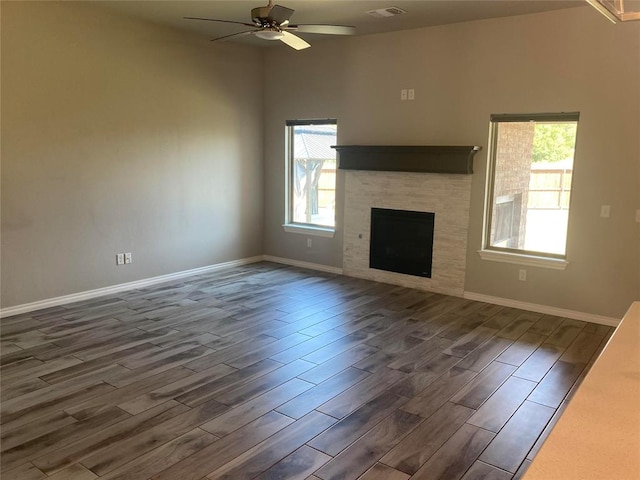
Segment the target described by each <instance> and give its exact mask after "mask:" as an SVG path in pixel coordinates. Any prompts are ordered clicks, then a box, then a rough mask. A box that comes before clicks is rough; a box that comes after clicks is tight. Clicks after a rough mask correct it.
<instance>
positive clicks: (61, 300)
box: [0, 255, 263, 318]
mask: <svg viewBox="0 0 640 480" xmlns="http://www.w3.org/2000/svg"><path fill="white" fill-rule="evenodd" d="M262 260H263V257H262V255H257V256H255V257H248V258H242V259H240V260H232V261H230V262H224V263H218V264H215V265H208V266H206V267H199V268H193V269H191V270H184V271H182V272H175V273H169V274H167V275H160V276H158V277H151V278H145V279H142V280H136V281H134V282H127V283H120V284H118V285H112V286H110V287H103V288H97V289H95V290H87V291H85V292H78V293H72V294H70V295H63V296H61V297H54V298H47V299H45V300H38V301H37V302H32V303H25V304H22V305H16V306H14V307H7V308H3V309H1V310H0V318H4V317H10V316H12V315H18V314H20V313H28V312H33V311H35V310H42V309H44V308H50V307H57V306H60V305H65V304H68V303H73V302H80V301H83V300H90V299H92V298H97V297H103V296H105V295H110V294H113V293H118V292H124V291H126V290H134V289H136V288H143V287H148V286H151V285H156V284H159V283H165V282H171V281H173V280H178V279H180V278H185V277H191V276H193V275H200V274H203V273H210V272H214V271H216V270H222V269H225V268H231V267H239V266H242V265H248V264H250V263H256V262H261V261H262Z"/></svg>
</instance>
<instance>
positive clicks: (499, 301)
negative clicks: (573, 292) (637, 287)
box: [463, 292, 620, 327]
mask: <svg viewBox="0 0 640 480" xmlns="http://www.w3.org/2000/svg"><path fill="white" fill-rule="evenodd" d="M463 297H464V298H466V299H467V300H475V301H478V302H485V303H491V304H494V305H501V306H503V307H511V308H519V309H520V310H528V311H530V312H538V313H544V314H546V315H554V316H556V317H563V318H571V319H573V320H582V321H584V322H591V323H597V324H599V325H607V326H609V327H617V326H618V324H619V323H620V319H619V318H613V317H605V316H602V315H595V314H592V313H584V312H576V311H575V310H566V309H564V308H557V307H549V306H547V305H539V304H537V303H527V302H521V301H519V300H511V299H509V298H500V297H492V296H490V295H483V294H481V293H473V292H464V295H463Z"/></svg>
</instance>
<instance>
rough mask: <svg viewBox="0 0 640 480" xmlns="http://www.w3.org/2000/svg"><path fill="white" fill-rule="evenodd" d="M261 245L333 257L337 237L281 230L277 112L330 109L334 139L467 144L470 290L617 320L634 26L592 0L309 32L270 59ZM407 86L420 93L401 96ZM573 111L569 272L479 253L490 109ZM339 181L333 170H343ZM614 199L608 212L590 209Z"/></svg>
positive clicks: (636, 281)
mask: <svg viewBox="0 0 640 480" xmlns="http://www.w3.org/2000/svg"><path fill="white" fill-rule="evenodd" d="M266 60H267V61H266V64H265V68H266V70H265V71H266V90H265V99H266V105H267V106H268V109H267V111H266V114H265V205H266V212H265V253H267V254H270V255H276V256H282V257H288V258H291V259H295V260H300V261H308V262H317V263H322V264H326V265H332V266H341V264H342V238H341V236H342V233H343V228H342V221H343V219H342V208H343V197H342V196H341V195H338V201H337V208H338V211H339V212H340V213H339V214H338V219H337V235H336V238H334V239H315V240H314V248H312V249H307V248H306V240H305V238H306V237H305V236H303V235H296V234H291V233H285V232H284V231H283V230H282V228H281V226H280V225H281V224H282V222H283V220H284V194H283V188H284V183H283V178H284V150H283V148H284V147H283V145H284V142H283V138H284V133H283V132H284V121H285V120H286V119H288V118H314V117H336V118H337V119H338V129H339V133H338V135H339V137H338V141H339V143H341V144H425V145H430V144H432V145H439V144H453V145H456V144H462V145H469V144H476V145H481V146H483V147H485V148H484V150H482V151H481V152H480V153H479V154H478V155H476V161H475V174H474V175H473V186H472V195H471V215H470V223H469V241H468V251H467V277H466V285H465V289H466V290H467V291H469V292H475V293H480V294H485V295H491V296H496V297H503V298H509V299H513V300H519V301H523V302H529V303H536V304H542V305H547V306H553V307H558V308H565V309H571V310H576V311H581V312H587V313H591V314H598V315H605V316H613V317H618V318H620V317H621V316H622V315H623V314H624V312H625V311H626V309H627V308H628V307H629V305H630V303H631V302H632V301H633V300H634V299H636V298H638V297H640V275H639V272H640V250H639V248H638V246H639V244H640V227H639V225H638V224H637V223H635V222H634V214H635V209H636V208H640V201H639V200H640V199H639V192H640V142H639V141H638V138H639V136H640V91H639V90H640V24H638V23H635V24H625V25H613V24H611V23H609V22H608V21H606V20H605V19H604V18H603V17H602V16H601V15H599V14H598V13H597V12H595V11H594V10H593V9H591V8H589V7H579V8H575V9H570V10H560V11H556V12H551V13H544V14H537V15H528V16H520V17H512V18H504V19H495V20H486V21H478V22H469V23H463V24H456V25H448V26H443V27H434V28H426V29H419V30H411V31H405V32H396V33H390V34H382V35H374V36H365V37H354V38H347V39H336V40H329V41H323V42H315V43H314V45H313V47H312V48H310V49H308V50H305V51H302V52H289V51H287V50H286V49H270V50H269V52H268V54H267V57H266ZM402 88H414V89H415V90H416V100H415V101H413V102H409V101H406V102H401V101H400V90H401V89H402ZM562 111H579V112H580V113H581V116H580V124H579V127H578V128H579V130H578V140H577V152H576V159H575V177H574V185H573V191H572V205H571V208H572V210H571V218H570V220H569V239H568V248H567V250H568V257H569V261H570V264H569V266H568V267H567V269H566V270H565V271H555V270H546V269H541V268H532V267H527V273H528V275H527V281H526V282H519V281H518V280H517V279H518V270H519V269H520V268H522V267H521V266H518V265H511V264H504V263H495V262H489V261H484V260H481V259H480V258H479V256H478V254H477V250H478V249H479V248H480V245H481V237H482V217H483V201H484V185H485V167H486V153H487V150H486V147H487V140H488V135H489V131H488V127H489V116H490V114H492V113H535V112H562ZM339 185H340V180H339ZM601 205H611V217H610V218H608V219H602V218H600V217H599V212H600V206H601Z"/></svg>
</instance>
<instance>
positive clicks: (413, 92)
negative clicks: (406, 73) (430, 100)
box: [407, 88, 416, 100]
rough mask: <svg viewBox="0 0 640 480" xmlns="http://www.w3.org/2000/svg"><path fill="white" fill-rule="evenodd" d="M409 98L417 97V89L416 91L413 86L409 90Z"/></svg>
mask: <svg viewBox="0 0 640 480" xmlns="http://www.w3.org/2000/svg"><path fill="white" fill-rule="evenodd" d="M407 98H408V99H409V100H415V99H416V91H415V90H414V89H413V88H410V89H409V90H408V91H407Z"/></svg>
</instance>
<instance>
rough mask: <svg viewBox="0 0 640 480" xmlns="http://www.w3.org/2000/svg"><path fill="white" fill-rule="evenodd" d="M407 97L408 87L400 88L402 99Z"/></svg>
mask: <svg viewBox="0 0 640 480" xmlns="http://www.w3.org/2000/svg"><path fill="white" fill-rule="evenodd" d="M406 99H407V89H406V88H403V89H402V90H400V100H402V101H405V100H406Z"/></svg>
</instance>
